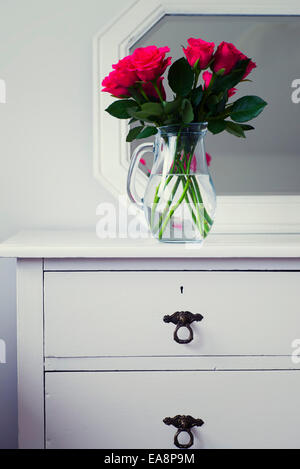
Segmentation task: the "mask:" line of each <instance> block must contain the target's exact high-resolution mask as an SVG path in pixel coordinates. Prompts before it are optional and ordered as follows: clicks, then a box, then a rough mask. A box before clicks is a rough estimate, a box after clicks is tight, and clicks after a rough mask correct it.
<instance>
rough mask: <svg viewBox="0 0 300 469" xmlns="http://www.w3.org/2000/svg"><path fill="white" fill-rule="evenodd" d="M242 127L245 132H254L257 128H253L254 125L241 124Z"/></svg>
mask: <svg viewBox="0 0 300 469" xmlns="http://www.w3.org/2000/svg"><path fill="white" fill-rule="evenodd" d="M239 126H240V127H242V129H243V130H246V131H247V130H254V129H255V127H253V126H252V125H247V124H239Z"/></svg>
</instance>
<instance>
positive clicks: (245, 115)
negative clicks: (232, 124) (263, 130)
mask: <svg viewBox="0 0 300 469" xmlns="http://www.w3.org/2000/svg"><path fill="white" fill-rule="evenodd" d="M266 105H267V103H266V101H264V100H263V99H261V98H259V97H258V96H244V97H243V98H240V99H238V100H237V101H235V102H234V103H233V106H232V110H231V112H230V117H231V119H232V120H234V121H236V122H247V121H250V120H251V119H254V118H255V117H257V116H258V115H259V114H260V113H261V112H262V110H263V109H264V107H265V106H266Z"/></svg>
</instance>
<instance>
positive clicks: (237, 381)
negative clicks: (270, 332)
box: [46, 371, 300, 449]
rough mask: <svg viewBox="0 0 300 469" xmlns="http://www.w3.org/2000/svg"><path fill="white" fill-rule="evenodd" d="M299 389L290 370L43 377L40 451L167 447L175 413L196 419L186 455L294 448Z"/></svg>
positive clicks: (297, 444)
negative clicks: (170, 419) (200, 422)
mask: <svg viewBox="0 0 300 469" xmlns="http://www.w3.org/2000/svg"><path fill="white" fill-rule="evenodd" d="M299 386H300V374H299V372H297V371H296V372H295V371H269V372H226V373H224V372H223V373H222V372H163V373H162V372H144V373H141V372H130V373H124V372H119V373H105V372H104V373H101V372H98V373H97V372H91V373H84V372H82V373H72V372H67V373H50V374H46V440H47V448H49V449H52V448H59V449H60V448H61V449H64V448H78V449H82V448H83V449H85V448H104V449H109V448H131V449H132V448H151V449H155V448H163V449H172V448H173V449H174V448H175V445H174V435H175V433H176V428H175V427H173V426H172V425H170V426H168V425H166V424H164V423H163V419H164V418H166V417H174V416H175V415H178V414H179V415H191V416H193V417H194V418H200V419H202V420H203V421H204V424H203V426H201V427H200V428H198V427H195V428H193V429H192V433H193V436H194V444H193V446H192V449H209V448H217V449H221V448H225V449H229V448H235V449H237V448H300V442H299V425H300V407H299V405H298V401H299ZM188 439H189V436H188V435H187V434H181V435H180V436H179V438H178V441H179V443H187V441H188Z"/></svg>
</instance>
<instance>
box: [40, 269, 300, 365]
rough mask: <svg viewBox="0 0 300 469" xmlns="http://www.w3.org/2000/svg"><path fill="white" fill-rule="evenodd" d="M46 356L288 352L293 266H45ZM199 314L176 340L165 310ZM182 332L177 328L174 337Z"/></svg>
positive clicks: (295, 316) (294, 308) (298, 282)
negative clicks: (208, 268) (116, 268)
mask: <svg viewBox="0 0 300 469" xmlns="http://www.w3.org/2000/svg"><path fill="white" fill-rule="evenodd" d="M44 286H45V298H44V307H45V345H46V355H47V356H54V357H72V356H76V357H77V356H78V357H82V356H90V357H94V356H144V355H146V356H161V355H197V354H200V355H201V354H203V355H245V354H249V355H255V354H270V355H273V354H274V355H277V354H278V355H290V354H291V352H292V348H291V343H292V341H293V340H294V339H295V338H297V334H298V335H299V331H300V307H299V286H300V273H299V272H46V273H45V284H44ZM177 311H189V312H192V313H194V314H201V315H202V316H203V319H202V321H201V322H193V323H192V324H191V328H192V330H193V336H194V337H193V340H192V341H191V342H190V343H188V344H182V343H180V344H179V343H177V342H175V340H174V338H173V334H174V331H175V328H176V326H175V325H174V324H173V323H172V322H170V323H165V322H164V321H163V318H164V316H165V315H169V316H171V315H172V314H173V313H174V312H177ZM184 332H186V333H187V332H188V331H187V329H186V328H184V329H181V330H179V331H178V336H179V338H183V337H184V338H187V336H186V335H185V336H183V335H181V334H182V333H184Z"/></svg>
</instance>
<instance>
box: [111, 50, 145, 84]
mask: <svg viewBox="0 0 300 469" xmlns="http://www.w3.org/2000/svg"><path fill="white" fill-rule="evenodd" d="M112 67H113V68H114V69H115V70H116V71H117V72H119V75H118V79H119V80H122V83H121V84H122V85H123V86H125V87H126V88H129V87H130V86H133V85H134V84H135V83H136V82H137V81H138V80H139V78H138V76H137V74H136V73H135V71H133V70H131V67H132V64H131V56H130V55H128V56H127V57H124V58H123V59H121V60H119V62H118V63H117V64H114V65H113V66H112Z"/></svg>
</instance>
